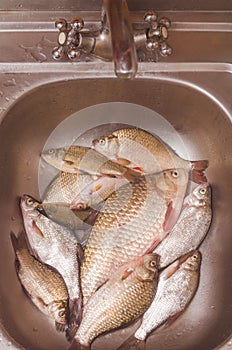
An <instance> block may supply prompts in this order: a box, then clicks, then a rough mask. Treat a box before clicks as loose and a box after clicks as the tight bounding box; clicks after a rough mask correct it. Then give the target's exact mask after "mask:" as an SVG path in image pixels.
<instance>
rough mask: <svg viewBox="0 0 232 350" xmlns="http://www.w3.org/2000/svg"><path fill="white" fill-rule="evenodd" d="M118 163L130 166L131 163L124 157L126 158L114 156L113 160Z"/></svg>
mask: <svg viewBox="0 0 232 350" xmlns="http://www.w3.org/2000/svg"><path fill="white" fill-rule="evenodd" d="M115 161H116V162H117V163H118V164H120V165H123V166H130V165H131V161H130V160H128V159H126V158H120V157H119V158H116V160H115Z"/></svg>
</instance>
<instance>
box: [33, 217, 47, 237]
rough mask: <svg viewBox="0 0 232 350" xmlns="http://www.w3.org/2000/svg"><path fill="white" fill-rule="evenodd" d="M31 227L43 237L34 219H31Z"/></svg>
mask: <svg viewBox="0 0 232 350" xmlns="http://www.w3.org/2000/svg"><path fill="white" fill-rule="evenodd" d="M32 228H33V230H34V231H35V232H36V233H37V234H38V235H39V236H41V237H44V234H43V232H42V231H41V230H40V229H39V228H38V226H37V225H36V223H35V221H32Z"/></svg>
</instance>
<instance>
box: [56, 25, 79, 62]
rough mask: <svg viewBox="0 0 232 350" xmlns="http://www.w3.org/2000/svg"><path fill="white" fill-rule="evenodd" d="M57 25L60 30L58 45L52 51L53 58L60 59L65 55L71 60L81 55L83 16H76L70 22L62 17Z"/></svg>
mask: <svg viewBox="0 0 232 350" xmlns="http://www.w3.org/2000/svg"><path fill="white" fill-rule="evenodd" d="M55 27H56V28H57V29H58V30H59V34H58V45H59V46H58V47H55V48H54V50H53V51H52V55H53V58H54V59H55V60H59V59H61V58H62V57H64V56H65V55H66V56H68V58H69V59H70V60H73V59H75V58H78V57H79V56H80V46H81V42H82V35H81V33H80V31H81V29H82V28H83V27H84V21H83V19H82V18H74V19H72V20H71V22H70V23H68V22H67V21H66V20H65V19H63V18H61V19H58V20H57V21H56V22H55Z"/></svg>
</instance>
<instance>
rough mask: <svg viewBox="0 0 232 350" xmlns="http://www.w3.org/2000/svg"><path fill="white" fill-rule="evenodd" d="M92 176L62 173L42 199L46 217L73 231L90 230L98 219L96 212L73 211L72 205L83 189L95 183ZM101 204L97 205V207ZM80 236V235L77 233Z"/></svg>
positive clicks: (88, 210) (50, 185)
mask: <svg viewBox="0 0 232 350" xmlns="http://www.w3.org/2000/svg"><path fill="white" fill-rule="evenodd" d="M93 181H94V180H93V178H92V176H90V175H80V174H70V173H66V172H60V173H59V174H58V175H57V176H56V177H55V179H53V180H52V182H51V183H50V184H49V185H48V187H47V189H46V190H45V192H44V194H43V197H42V202H43V203H42V205H41V208H42V209H44V211H45V212H46V215H47V216H48V217H49V218H50V219H52V220H53V221H55V222H56V223H58V224H60V225H64V226H66V227H68V228H69V229H71V230H88V229H89V225H91V226H92V225H93V222H94V221H95V218H96V214H97V213H96V211H94V210H92V209H90V208H86V210H79V211H77V210H75V211H73V210H71V208H70V204H71V202H72V200H73V199H74V198H75V196H77V195H78V194H79V193H80V191H81V190H82V189H84V188H85V187H86V186H87V185H90V184H92V183H93ZM97 204H99V203H96V206H97ZM77 234H78V233H77Z"/></svg>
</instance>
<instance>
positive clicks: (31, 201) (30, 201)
mask: <svg viewBox="0 0 232 350" xmlns="http://www.w3.org/2000/svg"><path fill="white" fill-rule="evenodd" d="M33 203H34V201H33V199H32V198H27V200H26V204H27V205H32V204H33Z"/></svg>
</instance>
